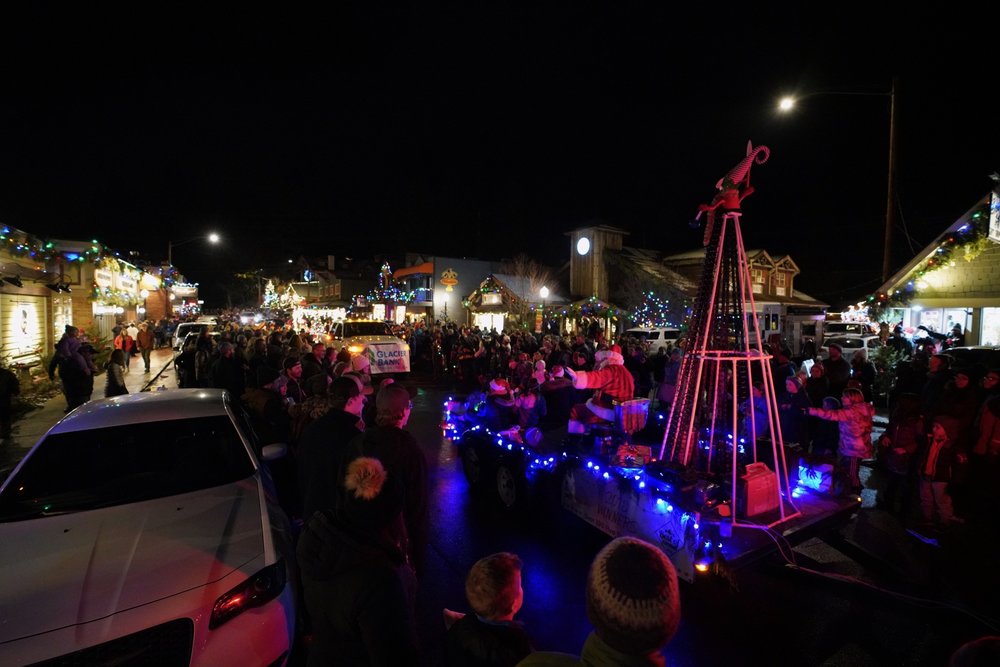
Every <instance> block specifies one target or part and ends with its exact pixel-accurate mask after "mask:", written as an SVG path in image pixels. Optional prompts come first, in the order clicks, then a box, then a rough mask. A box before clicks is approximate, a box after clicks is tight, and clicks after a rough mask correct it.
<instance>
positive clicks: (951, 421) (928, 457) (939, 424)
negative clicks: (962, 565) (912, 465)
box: [917, 415, 966, 526]
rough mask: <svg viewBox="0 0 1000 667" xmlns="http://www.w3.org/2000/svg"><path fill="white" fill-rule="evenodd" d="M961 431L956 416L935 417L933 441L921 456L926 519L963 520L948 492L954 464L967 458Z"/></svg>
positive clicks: (919, 465) (919, 464)
mask: <svg viewBox="0 0 1000 667" xmlns="http://www.w3.org/2000/svg"><path fill="white" fill-rule="evenodd" d="M959 432H960V424H959V421H958V420H957V419H955V418H954V417H947V416H944V415H942V416H939V417H935V418H934V423H933V426H931V438H930V441H929V442H928V443H927V446H926V447H924V448H923V450H922V451H921V453H920V457H919V459H918V460H917V479H918V480H919V481H918V488H919V489H920V514H921V518H922V519H923V521H924V522H925V523H932V522H933V521H934V519H935V518H937V520H938V523H939V525H941V526H948V525H951V524H953V523H963V520H962V519H959V518H958V517H956V516H955V515H954V511H953V510H952V505H951V495H950V494H949V493H948V483H949V482H951V477H952V468H953V466H954V465H955V464H957V463H964V462H965V459H966V455H965V453H964V452H962V451H960V450H959V449H958V447H957V445H956V444H955V443H956V440H957V437H958V435H959ZM935 515H937V516H936V517H935Z"/></svg>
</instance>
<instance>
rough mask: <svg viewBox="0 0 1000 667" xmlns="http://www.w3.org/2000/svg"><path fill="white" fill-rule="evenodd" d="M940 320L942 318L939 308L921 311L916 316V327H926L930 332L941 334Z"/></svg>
mask: <svg viewBox="0 0 1000 667" xmlns="http://www.w3.org/2000/svg"><path fill="white" fill-rule="evenodd" d="M941 320H942V317H941V309H940V308H931V309H927V310H921V311H920V313H919V314H918V316H917V325H918V326H924V327H927V328H928V329H930V330H931V331H936V332H938V333H942V330H941V326H942V324H941Z"/></svg>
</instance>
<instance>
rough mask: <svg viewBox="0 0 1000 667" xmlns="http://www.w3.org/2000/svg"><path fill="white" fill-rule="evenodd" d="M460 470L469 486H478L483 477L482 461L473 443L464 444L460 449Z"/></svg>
mask: <svg viewBox="0 0 1000 667" xmlns="http://www.w3.org/2000/svg"><path fill="white" fill-rule="evenodd" d="M462 472H464V473H465V479H466V480H467V481H468V482H469V486H470V487H476V486H478V485H479V482H480V480H482V478H483V461H482V458H481V457H480V456H479V452H478V451H476V447H475V445H466V446H465V447H464V448H463V449H462Z"/></svg>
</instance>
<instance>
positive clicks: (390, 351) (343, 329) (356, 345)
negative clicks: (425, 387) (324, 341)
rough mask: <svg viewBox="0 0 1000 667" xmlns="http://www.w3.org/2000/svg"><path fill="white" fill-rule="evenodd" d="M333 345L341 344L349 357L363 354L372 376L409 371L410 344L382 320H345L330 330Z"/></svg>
mask: <svg viewBox="0 0 1000 667" xmlns="http://www.w3.org/2000/svg"><path fill="white" fill-rule="evenodd" d="M331 334H332V337H333V339H334V341H335V343H334V344H335V345H338V346H344V347H346V348H347V351H348V352H350V353H351V356H352V357H357V356H359V355H364V356H365V357H366V358H367V359H368V368H369V372H370V373H371V374H372V375H379V374H383V373H408V372H410V346H409V345H408V344H407V343H406V341H404V340H402V339H401V338H397V337H396V336H393V335H392V330H391V329H390V328H389V325H388V324H386V323H385V322H379V321H377V320H345V321H343V322H337V323H335V324H334V325H333V328H332V330H331Z"/></svg>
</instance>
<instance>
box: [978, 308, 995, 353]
mask: <svg viewBox="0 0 1000 667" xmlns="http://www.w3.org/2000/svg"><path fill="white" fill-rule="evenodd" d="M980 342H981V343H982V344H983V345H1000V308H983V330H982V332H981V333H980Z"/></svg>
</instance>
